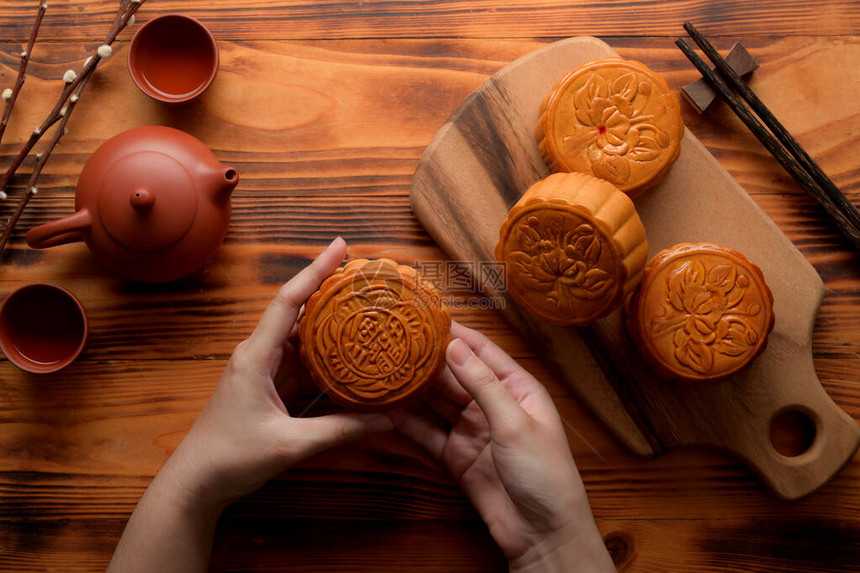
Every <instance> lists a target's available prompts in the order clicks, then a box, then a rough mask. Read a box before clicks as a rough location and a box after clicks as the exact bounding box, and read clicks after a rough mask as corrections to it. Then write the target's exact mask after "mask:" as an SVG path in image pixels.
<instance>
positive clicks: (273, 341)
mask: <svg viewBox="0 0 860 573" xmlns="http://www.w3.org/2000/svg"><path fill="white" fill-rule="evenodd" d="M345 255H346V242H345V241H344V240H343V239H341V238H340V237H338V238H336V239H335V240H334V241H332V243H331V244H330V245H329V246H328V248H326V250H325V251H323V252H322V253H321V254H320V255H319V256H318V257H317V258H316V259H315V260H314V261H313V262H312V263H311V264H310V265H308V266H307V267H305V268H304V269H302V270H301V271H300V272H299V273H298V274H297V275H296V276H294V277H293V278H292V279H290V281H289V282H287V283H286V284H285V285H284V286H282V287H281V290H280V291H278V294H277V295H276V296H275V298H274V299H273V300H272V302H271V303H269V306H268V307H267V308H266V310H265V312H264V313H263V317H262V318H261V319H260V322H259V324H257V328H256V329H254V332H253V334H251V337H250V338H249V339H248V348H247V351H248V353H249V354H251V355H252V356H253V357H254V358H255V359H257V360H267V359H268V358H269V357H271V356H272V355H273V352H275V351H279V350H280V349H281V348H282V347H283V345H284V343H285V342H286V340H287V336H288V335H289V334H290V332H291V331H292V329H293V327H294V326H295V324H296V317H297V316H298V314H299V309H301V307H302V305H303V304H304V303H305V301H307V299H308V298H309V297H310V296H311V295H312V294H313V293H314V291H315V290H317V289H318V288H319V286H320V284H322V282H323V280H325V279H326V277H328V276H329V275H330V274H331V273H332V272H333V271H334V270H335V269H336V268H337V267H338V265H340V263H341V261H343V258H344V256H345Z"/></svg>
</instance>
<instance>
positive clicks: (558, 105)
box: [536, 58, 684, 198]
mask: <svg viewBox="0 0 860 573" xmlns="http://www.w3.org/2000/svg"><path fill="white" fill-rule="evenodd" d="M536 134H537V138H538V142H539V148H540V152H541V155H542V156H543V158H544V161H546V163H547V165H548V166H549V167H550V168H551V169H552V170H553V171H571V172H579V173H588V174H591V175H594V176H596V177H600V178H601V179H605V180H606V181H609V182H610V183H612V184H613V185H615V186H616V187H618V188H619V189H621V191H623V192H625V193H627V194H628V195H629V196H630V197H631V198H636V197H637V196H639V195H640V194H642V193H643V192H645V191H647V190H648V189H651V188H652V187H654V186H655V185H657V184H658V183H660V181H662V180H663V177H664V176H665V175H666V172H667V171H668V170H669V168H670V167H671V166H672V163H674V162H675V160H676V159H677V158H678V155H679V154H680V152H681V139H682V138H683V136H684V122H683V120H682V119H681V105H680V103H679V102H678V98H677V97H676V96H675V94H674V93H672V92H671V91H670V90H669V85H668V84H667V83H666V80H664V79H663V78H662V77H661V76H660V75H658V74H656V73H654V72H652V71H651V70H650V69H648V67H647V66H645V64H642V63H640V62H634V61H631V60H624V59H621V58H607V59H603V60H596V61H592V62H588V63H586V64H584V65H582V66H581V67H579V68H577V69H576V70H574V71H572V72H570V73H569V74H567V75H566V76H564V77H563V78H562V79H561V80H560V81H559V82H558V83H557V84H556V85H555V87H554V88H553V89H552V91H551V92H550V93H549V95H548V96H547V98H546V99H545V101H544V103H543V106H542V109H541V116H540V119H539V120H538V125H537V129H536Z"/></svg>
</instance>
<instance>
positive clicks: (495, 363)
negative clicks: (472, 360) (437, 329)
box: [451, 321, 522, 378]
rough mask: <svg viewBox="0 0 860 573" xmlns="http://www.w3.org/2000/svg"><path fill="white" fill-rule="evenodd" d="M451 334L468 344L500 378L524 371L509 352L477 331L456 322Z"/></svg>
mask: <svg viewBox="0 0 860 573" xmlns="http://www.w3.org/2000/svg"><path fill="white" fill-rule="evenodd" d="M451 334H453V335H454V337H455V338H459V339H461V340H462V341H463V342H465V343H466V344H468V345H469V347H470V348H471V349H472V351H473V352H474V353H475V354H477V355H478V357H479V358H480V359H481V361H482V362H483V363H484V364H486V365H487V366H489V367H490V368H491V369H492V370H493V372H495V373H496V376H498V377H499V378H504V377H505V376H507V375H508V374H512V373H514V372H518V371H520V370H522V367H521V366H520V365H519V364H517V361H516V360H514V359H513V358H511V357H510V355H509V354H508V353H507V352H505V351H504V350H502V349H501V348H499V347H498V346H496V344H495V343H494V342H493V341H492V340H490V339H489V338H487V337H486V336H484V335H483V334H481V333H480V332H478V331H477V330H472V329H471V328H468V327H466V326H463V325H462V324H460V323H459V322H455V321H454V322H452V323H451Z"/></svg>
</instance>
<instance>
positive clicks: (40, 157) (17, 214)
mask: <svg viewBox="0 0 860 573" xmlns="http://www.w3.org/2000/svg"><path fill="white" fill-rule="evenodd" d="M88 79H89V78H88ZM86 85H87V80H84V81H83V82H81V84H80V85H79V86H78V89H77V91H75V93H74V94H72V96H71V97H70V98H69V104H68V109H66V112H65V114H63V119H62V121H60V125H58V126H57V129H56V130H55V131H54V135H53V137H52V138H51V142H50V143H49V144H48V148H47V149H46V150H45V151H43V152H41V153H37V154H36V165H35V167H34V168H33V173H31V174H30V179H29V181H27V188H26V189H25V190H24V193H23V195H21V197H20V198H19V199H18V204H17V205H16V206H15V211H14V212H13V213H12V216H11V217H9V221H8V222H7V223H6V228H5V229H4V231H3V235H2V236H0V254H2V253H3V249H4V248H6V243H7V242H9V237H11V236H12V231H13V230H14V229H15V225H16V224H17V223H18V219H20V218H21V215H22V214H23V213H24V209H25V208H26V207H27V203H29V202H30V199H32V197H33V195H35V194H36V193H38V189H37V188H36V182H37V181H38V180H39V175H41V174H42V169H44V167H45V163H47V162H48V158H49V157H50V156H51V153H53V151H54V148H55V147H57V144H58V143H59V142H60V139H62V138H63V136H64V135H65V134H66V132H67V131H68V128H67V127H66V125H67V124H68V123H69V117H71V112H72V109H74V107H75V106H76V105H77V104H78V100H79V99H80V95H81V92H82V91H84V88H85V87H86Z"/></svg>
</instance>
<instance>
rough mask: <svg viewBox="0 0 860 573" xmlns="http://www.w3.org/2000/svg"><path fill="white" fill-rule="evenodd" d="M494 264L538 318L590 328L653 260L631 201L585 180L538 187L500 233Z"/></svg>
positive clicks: (560, 179) (576, 177)
mask: <svg viewBox="0 0 860 573" xmlns="http://www.w3.org/2000/svg"><path fill="white" fill-rule="evenodd" d="M495 255H496V259H497V260H499V261H503V262H505V263H506V265H507V275H508V284H507V286H508V291H509V292H510V294H511V296H513V298H514V299H515V300H516V301H517V302H518V303H519V304H521V305H522V306H523V307H525V308H526V309H527V310H528V311H529V312H530V313H531V314H532V315H533V316H535V317H538V318H541V319H543V320H546V321H548V322H551V323H554V324H561V325H577V326H581V325H586V324H590V323H592V322H594V321H595V320H597V319H598V318H601V317H603V316H606V315H607V314H609V313H610V312H612V311H613V310H614V309H616V308H618V307H619V306H620V305H621V303H622V302H623V300H624V298H625V297H626V296H627V295H628V294H629V293H631V292H632V291H633V290H634V289H635V287H636V285H637V284H638V282H639V279H640V277H641V275H642V270H643V269H644V267H645V262H646V261H647V259H648V241H647V239H646V237H645V228H644V227H643V226H642V221H641V220H640V219H639V215H638V213H637V212H636V208H635V207H634V206H633V202H632V201H631V200H630V198H629V197H628V196H627V195H625V194H624V193H622V192H621V191H619V190H618V189H617V188H616V187H615V186H613V185H612V184H610V183H608V182H606V181H604V180H602V179H597V178H596V177H592V176H591V175H585V174H583V173H554V174H552V175H550V176H549V177H547V178H546V179H542V180H540V181H538V182H537V183H535V184H534V185H532V186H531V187H530V188H529V189H528V190H527V191H526V192H525V194H524V195H523V196H522V197H521V198H520V200H519V201H518V202H517V204H516V205H514V206H513V208H512V209H511V210H510V212H509V213H508V217H507V219H506V220H505V222H504V223H503V224H502V227H501V229H500V231H499V242H498V244H497V245H496V252H495Z"/></svg>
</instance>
